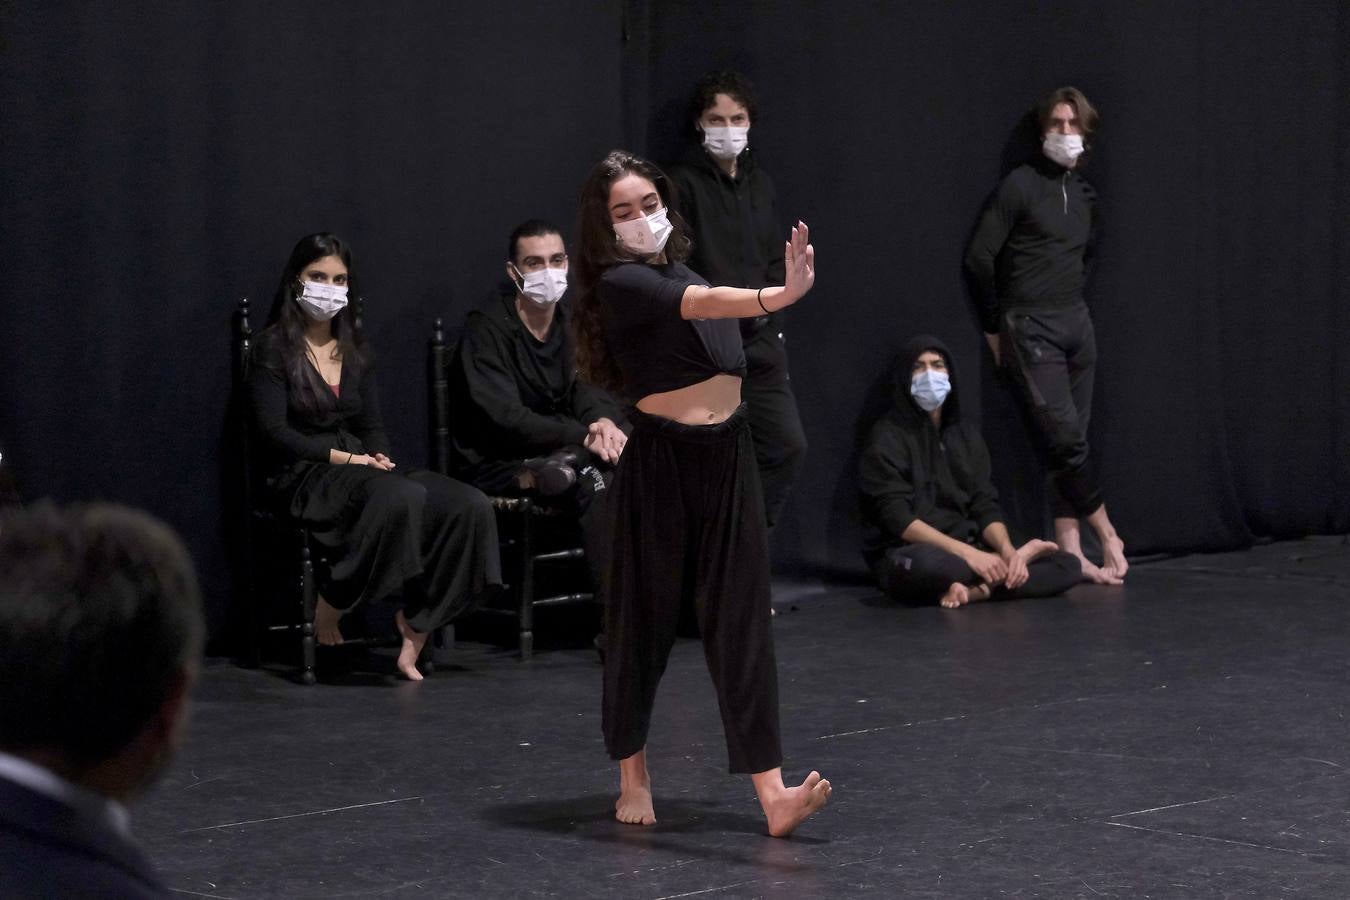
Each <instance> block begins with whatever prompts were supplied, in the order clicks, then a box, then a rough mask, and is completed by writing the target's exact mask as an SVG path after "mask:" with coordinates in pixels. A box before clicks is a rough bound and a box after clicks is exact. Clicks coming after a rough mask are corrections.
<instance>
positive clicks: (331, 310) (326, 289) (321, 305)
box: [295, 281, 347, 322]
mask: <svg viewBox="0 0 1350 900" xmlns="http://www.w3.org/2000/svg"><path fill="white" fill-rule="evenodd" d="M295 302H296V303H299V304H300V306H301V308H302V309H304V311H305V312H306V313H307V314H308V315H309V317H310V318H311V319H317V320H318V321H320V322H327V321H328V320H329V319H331V318H333V316H336V315H337V314H338V313H340V312H341V311H342V308H343V307H344V306H346V305H347V286H346V285H345V284H322V283H320V282H317V281H306V282H305V283H304V287H303V289H302V290H301V291H300V293H298V294H296V295H295Z"/></svg>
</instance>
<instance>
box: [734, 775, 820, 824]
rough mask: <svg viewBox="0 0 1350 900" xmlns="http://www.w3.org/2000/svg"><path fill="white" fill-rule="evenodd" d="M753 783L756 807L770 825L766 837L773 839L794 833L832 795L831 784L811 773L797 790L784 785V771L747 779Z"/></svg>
mask: <svg viewBox="0 0 1350 900" xmlns="http://www.w3.org/2000/svg"><path fill="white" fill-rule="evenodd" d="M750 780H751V781H753V782H754V783H755V793H756V794H758V795H759V805H760V806H761V807H762V808H763V810H764V818H765V819H766V820H767V821H768V824H769V834H771V835H773V836H774V837H787V836H788V835H789V834H792V832H793V829H795V828H796V827H797V826H798V825H800V824H802V823H803V822H805V821H806V819H807V818H808V817H809V816H810V815H811V814H812V813H814V812H815V811H816V810H818V809H820V808H821V807H822V806H824V805H825V802H826V801H827V800H829V799H830V794H832V793H834V788H832V787H830V783H829V782H828V781H826V780H825V779H823V778H821V777H820V773H819V772H812V773H811V774H810V775H807V776H806V780H805V781H803V782H802V783H801V784H799V785H798V786H797V787H793V788H790V787H787V786H786V785H784V784H783V770H782V769H769V770H768V771H767V772H757V773H756V774H754V775H751V776H750Z"/></svg>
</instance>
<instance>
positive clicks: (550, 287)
mask: <svg viewBox="0 0 1350 900" xmlns="http://www.w3.org/2000/svg"><path fill="white" fill-rule="evenodd" d="M511 268H512V269H514V270H515V273H516V275H517V276H518V277H519V278H520V281H518V282H517V283H516V290H518V291H520V293H522V294H524V295H525V296H526V297H527V298H528V299H530V300H533V301H534V302H535V303H538V304H539V305H540V306H548V305H549V304H551V303H557V302H558V300H560V299H561V298H562V295H563V293H564V292H565V291H566V290H567V270H566V269H551V268H548V267H545V268H542V269H540V270H539V271H538V272H531V273H529V274H528V275H527V274H525V273H524V272H521V271H520V270H519V269H517V268H516V265H515V263H512V264H511Z"/></svg>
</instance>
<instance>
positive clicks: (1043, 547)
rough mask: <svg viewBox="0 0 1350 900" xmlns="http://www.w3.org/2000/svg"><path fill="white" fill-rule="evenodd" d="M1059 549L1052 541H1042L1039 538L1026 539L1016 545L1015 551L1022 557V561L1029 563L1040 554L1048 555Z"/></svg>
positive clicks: (1038, 557) (1039, 556) (1040, 555)
mask: <svg viewBox="0 0 1350 900" xmlns="http://www.w3.org/2000/svg"><path fill="white" fill-rule="evenodd" d="M1058 550H1059V544H1056V543H1055V542H1053V541H1042V540H1040V539H1036V540H1030V541H1027V542H1026V543H1025V544H1023V545H1022V546H1020V547H1018V548H1017V550H1016V553H1017V555H1018V556H1020V557H1022V562H1024V563H1029V562H1032V561H1033V560H1037V559H1040V558H1041V557H1042V556H1049V555H1050V554H1051V553H1054V552H1056V551H1058Z"/></svg>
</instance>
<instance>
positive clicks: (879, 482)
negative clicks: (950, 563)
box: [858, 335, 1003, 564]
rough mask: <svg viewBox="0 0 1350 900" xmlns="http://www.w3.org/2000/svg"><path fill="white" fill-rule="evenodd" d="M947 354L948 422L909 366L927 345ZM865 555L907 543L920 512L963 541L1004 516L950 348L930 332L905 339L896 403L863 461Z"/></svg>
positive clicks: (899, 359) (874, 555)
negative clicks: (923, 403) (916, 390)
mask: <svg viewBox="0 0 1350 900" xmlns="http://www.w3.org/2000/svg"><path fill="white" fill-rule="evenodd" d="M929 349H933V350H937V351H938V352H939V353H941V354H942V355H943V357H944V358H945V359H946V361H947V370H948V377H949V378H950V379H951V383H952V390H951V393H950V394H949V395H948V396H947V401H946V403H944V404H943V406H942V427H941V429H939V428H938V427H937V426H935V425H934V424H933V421H932V419H931V418H930V417H929V415H928V413H926V412H924V411H923V410H922V409H920V408H919V406H918V404H916V403H915V402H914V398H913V397H911V396H910V392H909V385H910V372H911V368H912V366H913V364H914V360H916V359H917V358H918V357H919V355H920V354H921V353H923V351H924V350H929ZM858 487H859V490H860V493H861V499H862V511H863V522H864V525H865V529H864V534H863V556H864V557H865V558H866V559H867V562H868V563H869V564H871V563H873V562H875V561H876V559H877V558H878V557H880V556H881V555H882V554H883V553H884V552H885V551H886V549H887V548H889V547H899V546H903V545H905V544H906V543H908V541H906V540H905V538H904V537H903V535H904V533H905V529H906V528H908V527H909V526H910V523H912V522H914V521H915V520H916V519H917V520H919V521H921V522H923V523H924V524H925V525H928V526H930V527H932V528H936V529H937V530H938V531H940V532H942V533H943V534H945V535H947V536H948V537H951V538H955V539H956V540H958V541H963V542H970V541H975V540H978V539H979V537H980V535H981V534H983V532H984V529H985V528H987V527H989V525H991V524H993V523H994V522H1001V521H1003V511H1002V509H1001V508H1000V507H999V504H998V489H997V488H995V487H994V480H993V467H992V464H991V462H990V458H989V448H988V446H986V444H985V443H984V438H983V437H982V436H981V435H980V430H979V428H978V427H976V426H975V425H974V424H972V423H969V422H965V421H962V419H961V412H960V405H959V400H958V394H957V378H956V371H955V365H954V364H953V362H952V356H951V351H949V350H948V349H947V347H946V345H944V344H943V343H942V342H941V341H939V340H938V339H937V338H933V337H930V336H927V335H922V336H920V337H918V338H915V339H914V340H913V341H910V342H909V343H908V344H906V345H905V348H904V349H903V350H902V351H901V353H900V355H899V356H898V357H897V360H896V373H895V395H894V400H893V404H892V407H891V409H890V411H889V412H887V414H886V415H885V416H883V417H882V418H881V419H880V420H879V421H878V422H877V423H876V424H875V425H874V426H873V427H872V431H871V434H870V435H869V436H868V439H867V444H866V446H865V448H864V450H863V453H862V456H861V458H860V459H859V463H858Z"/></svg>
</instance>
